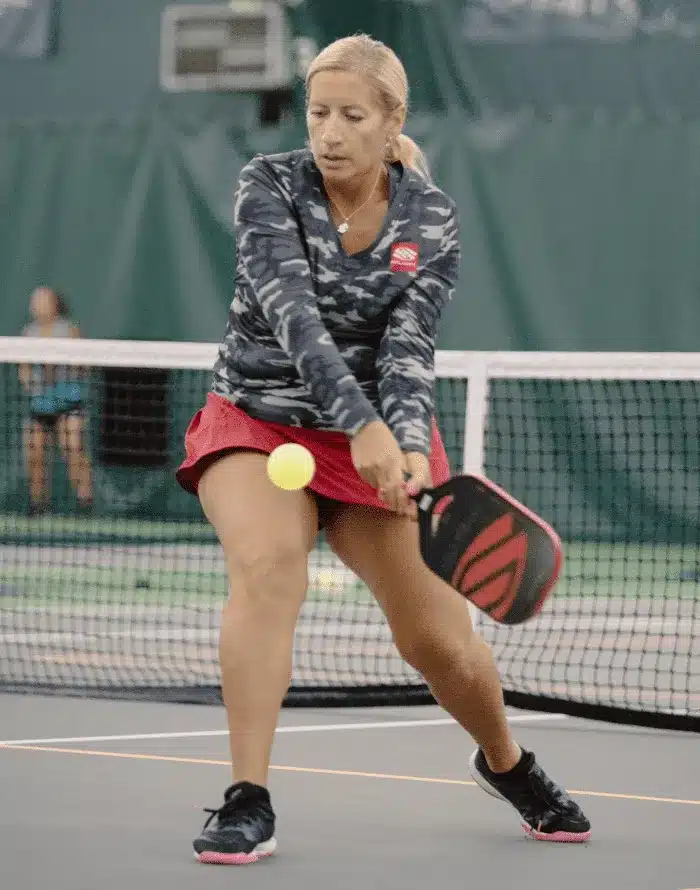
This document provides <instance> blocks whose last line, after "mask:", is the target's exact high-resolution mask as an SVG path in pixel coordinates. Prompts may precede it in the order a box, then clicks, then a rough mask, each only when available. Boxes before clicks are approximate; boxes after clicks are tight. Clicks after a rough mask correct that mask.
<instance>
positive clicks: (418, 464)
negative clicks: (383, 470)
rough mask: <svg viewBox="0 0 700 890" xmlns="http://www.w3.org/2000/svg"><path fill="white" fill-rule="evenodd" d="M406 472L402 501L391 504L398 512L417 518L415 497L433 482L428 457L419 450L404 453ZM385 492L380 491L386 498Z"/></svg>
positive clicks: (383, 498) (380, 494)
mask: <svg viewBox="0 0 700 890" xmlns="http://www.w3.org/2000/svg"><path fill="white" fill-rule="evenodd" d="M404 472H405V474H406V476H407V479H406V482H405V484H404V486H403V489H402V493H403V497H401V499H400V503H396V504H392V505H391V506H392V507H393V508H394V509H395V510H396V511H397V513H400V514H401V515H403V516H409V517H410V518H411V519H414V520H415V519H417V518H418V508H417V506H416V502H415V501H414V500H413V497H414V496H415V495H417V494H418V493H419V492H420V491H422V490H423V489H424V488H430V487H431V485H432V484H433V483H432V474H431V472H430V463H429V461H428V458H427V457H426V456H425V455H424V454H421V453H420V452H419V451H409V452H408V453H406V454H404ZM383 494H384V493H383V492H381V491H380V493H379V496H380V498H381V499H382V500H385V497H383V496H382V495H383Z"/></svg>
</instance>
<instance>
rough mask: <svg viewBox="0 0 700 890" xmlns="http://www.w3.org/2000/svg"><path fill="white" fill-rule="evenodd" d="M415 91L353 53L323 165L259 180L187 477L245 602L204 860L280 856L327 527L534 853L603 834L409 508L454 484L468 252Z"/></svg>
mask: <svg viewBox="0 0 700 890" xmlns="http://www.w3.org/2000/svg"><path fill="white" fill-rule="evenodd" d="M407 93H408V88H407V82H406V75H405V72H404V69H403V67H402V65H401V63H400V61H399V60H398V58H397V57H396V56H395V55H394V53H393V52H392V51H391V50H390V49H388V48H387V47H386V46H384V45H383V44H381V43H379V42H376V41H374V40H372V39H370V38H369V37H366V36H353V37H349V38H345V39H342V40H339V41H337V42H335V43H333V44H331V45H330V46H328V47H326V49H324V50H323V51H322V52H321V53H320V54H319V55H318V56H317V57H316V59H315V60H314V62H313V63H312V64H311V66H310V68H309V71H308V74H307V123H308V130H309V137H310V146H309V148H308V150H298V151H293V152H290V153H287V154H280V155H274V156H271V157H256V158H255V159H254V160H253V161H251V162H250V163H249V164H248V165H247V166H246V167H245V169H244V170H243V171H242V173H241V176H240V181H239V187H238V190H237V193H236V198H235V208H234V221H235V229H236V242H237V254H238V256H237V260H238V271H237V276H236V291H235V295H234V298H233V302H232V305H231V310H230V314H229V320H228V325H227V328H226V333H225V336H224V338H223V342H222V344H221V347H220V352H219V357H218V360H217V362H216V365H215V369H214V377H213V385H212V391H211V392H210V393H209V395H208V397H207V401H206V405H205V406H204V408H203V409H202V410H201V411H199V412H198V413H197V414H196V415H195V417H194V418H193V420H192V423H191V424H190V427H189V429H188V432H187V436H186V452H187V457H186V459H185V461H184V462H183V464H182V465H181V467H180V468H179V470H178V479H179V482H180V484H181V485H182V486H183V487H184V488H185V489H187V490H189V491H191V492H196V493H197V494H198V496H199V499H200V502H201V504H202V508H203V510H204V513H205V515H206V516H207V518H208V519H209V521H210V522H211V523H212V525H213V527H214V528H215V530H216V533H217V535H218V537H219V540H220V541H221V544H222V547H223V551H224V554H225V558H226V565H227V571H228V577H229V588H230V596H229V599H228V602H227V604H226V606H225V608H224V610H223V615H222V625H221V637H220V664H221V674H222V689H223V695H224V702H225V705H226V710H227V717H228V726H229V739H230V748H231V755H232V761H233V784H232V785H231V786H230V787H229V788H227V789H226V791H225V793H224V804H223V806H222V807H220V808H219V809H218V810H216V811H209V812H210V813H211V816H210V818H209V819H208V820H207V822H206V823H205V826H204V828H203V830H202V833H201V834H200V836H199V837H198V838H196V840H195V841H194V849H195V852H196V854H197V857H198V858H199V859H200V861H203V862H218V863H229V864H241V863H248V862H254V861H256V860H257V859H259V858H261V857H263V856H266V855H269V854H270V853H272V852H273V851H274V849H275V847H276V841H275V837H274V829H275V814H274V810H273V808H272V803H271V800H270V795H269V791H268V789H267V781H268V768H269V759H270V752H271V747H272V743H273V738H274V733H275V727H276V723H277V717H278V712H279V709H280V706H281V703H282V701H283V698H284V695H285V693H286V691H287V689H288V686H289V684H290V681H291V670H292V642H293V635H294V629H295V624H296V621H297V617H298V615H299V611H300V608H301V605H302V602H303V600H304V597H305V594H306V588H307V557H308V554H309V552H310V551H311V549H312V548H313V546H314V542H315V540H316V535H317V532H318V528H319V525H323V526H324V528H325V532H326V535H327V539H328V542H329V544H330V546H331V547H332V549H333V550H334V552H335V553H336V554H337V556H338V557H339V558H340V559H341V560H342V561H343V562H344V563H345V564H346V565H347V566H348V567H349V568H350V569H352V570H353V571H354V572H355V573H356V574H357V575H358V576H359V577H360V578H361V579H362V580H363V581H364V582H365V583H366V584H367V586H368V587H369V588H370V590H371V591H372V592H373V594H374V596H375V597H376V598H377V600H378V602H379V604H380V606H381V607H382V609H383V611H384V614H385V615H386V617H387V620H388V622H389V625H390V627H391V630H392V633H393V638H394V640H395V643H396V645H397V648H398V650H399V652H400V653H401V655H402V657H403V658H404V659H405V660H406V661H407V662H408V663H409V664H410V665H412V666H413V667H414V668H415V669H416V670H418V671H419V672H420V673H421V675H422V676H423V677H424V678H425V680H426V682H427V684H428V685H429V687H430V689H431V691H432V692H433V694H434V695H435V698H436V699H437V701H438V702H439V703H440V705H441V706H442V707H443V708H445V710H447V711H448V712H449V713H450V714H451V715H452V716H453V717H454V718H455V720H457V721H458V722H459V723H460V724H461V725H462V726H463V727H464V728H465V729H466V730H467V732H468V733H469V734H470V735H471V736H472V738H473V739H474V740H475V741H476V743H477V746H478V747H477V750H476V751H475V752H474V754H473V755H472V759H471V761H470V765H471V769H472V772H473V774H474V776H475V779H476V781H477V782H478V783H479V784H480V785H481V787H482V788H484V789H485V790H487V791H488V792H489V793H490V794H493V795H495V796H497V797H502V798H504V799H505V800H507V801H508V802H510V803H511V804H512V806H514V807H515V809H516V810H517V811H518V813H519V814H520V818H521V821H522V823H523V826H524V828H525V830H526V831H527V832H528V833H529V834H531V835H532V836H534V837H536V838H539V839H542V840H563V841H579V840H586V839H587V838H588V836H589V834H590V825H589V823H588V821H587V819H586V817H585V816H584V814H583V813H582V812H581V810H580V809H579V807H578V806H577V804H576V803H574V802H573V801H572V800H571V799H570V798H569V797H568V796H567V795H566V792H565V791H564V790H563V789H562V788H560V787H559V786H558V785H556V784H555V783H554V782H553V781H552V780H551V779H549V778H548V777H547V776H546V775H545V773H544V772H543V771H542V769H541V768H540V766H539V765H538V764H537V763H536V761H535V759H534V755H533V754H532V753H530V752H526V751H524V750H521V748H520V747H519V746H518V745H517V744H516V743H515V741H514V740H513V738H512V737H511V735H510V730H509V725H508V723H507V721H506V716H505V712H504V704H503V696H502V691H501V686H500V681H499V676H498V672H497V669H496V666H495V663H494V660H493V657H492V655H491V652H490V650H489V648H488V647H487V646H486V644H485V643H484V642H483V641H482V640H481V639H480V638H479V637H478V636H477V635H476V633H475V632H474V631H473V629H472V627H471V623H470V615H469V611H468V607H467V605H466V603H465V601H464V599H463V598H462V597H461V596H460V595H459V594H458V593H456V592H455V591H454V590H452V589H451V588H450V587H448V585H446V584H445V583H444V582H443V581H441V580H440V579H439V578H438V577H437V576H435V575H434V574H433V573H432V572H431V571H430V570H429V569H428V568H427V567H426V565H425V563H424V562H423V560H422V559H421V556H420V550H419V545H418V533H417V523H416V522H415V521H414V520H415V511H414V509H413V506H412V503H413V502H412V501H411V498H410V495H411V494H412V493H416V492H417V491H418V490H419V489H421V488H423V487H426V486H429V485H430V484H431V483H435V484H437V483H439V482H442V481H444V480H445V479H446V478H447V477H448V474H449V470H448V465H447V459H446V455H445V450H444V448H443V445H442V442H441V440H440V436H439V433H438V431H437V429H436V426H435V424H434V421H433V412H434V406H433V391H432V389H433V358H434V350H435V339H436V330H437V325H438V321H439V318H440V314H441V311H442V309H443V307H444V305H445V303H446V302H447V301H448V299H450V298H451V296H452V293H453V289H454V286H455V282H456V280H457V276H458V265H459V238H458V224H457V215H456V210H455V205H454V203H453V201H451V200H450V198H448V197H447V196H446V195H445V194H443V193H442V192H441V191H440V190H439V189H437V188H436V187H435V186H433V185H432V184H430V182H429V181H428V177H427V172H426V170H425V163H424V160H423V157H422V155H421V153H420V151H419V149H418V148H417V146H416V145H415V143H413V142H412V141H411V140H410V139H408V138H407V137H406V136H405V135H402V134H401V129H402V127H403V124H404V119H405V115H406V108H407ZM284 441H296V442H300V443H302V444H304V445H305V446H306V447H307V448H308V449H309V450H310V451H311V452H312V453H313V455H314V457H315V460H316V468H317V469H316V474H315V476H314V479H313V480H312V482H311V483H310V485H309V488H308V489H306V490H304V491H298V492H285V491H281V490H279V489H277V488H275V486H274V485H272V483H271V482H270V481H269V480H268V477H267V475H266V461H267V454H268V453H269V452H271V451H272V449H273V448H275V447H276V446H277V445H279V444H281V443H282V442H284ZM404 474H407V477H405V475H404ZM405 479H406V481H404V480H405Z"/></svg>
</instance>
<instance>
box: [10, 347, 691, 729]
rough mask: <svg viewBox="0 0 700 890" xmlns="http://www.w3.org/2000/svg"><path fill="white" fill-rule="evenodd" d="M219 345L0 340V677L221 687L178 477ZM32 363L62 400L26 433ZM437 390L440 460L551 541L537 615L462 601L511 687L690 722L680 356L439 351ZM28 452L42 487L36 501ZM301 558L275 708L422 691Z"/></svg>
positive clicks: (419, 698) (534, 699) (364, 613)
mask: <svg viewBox="0 0 700 890" xmlns="http://www.w3.org/2000/svg"><path fill="white" fill-rule="evenodd" d="M215 356H216V346H215V345H213V344H202V343H159V342H147V341H136V342H133V341H92V340H82V341H75V340H70V341H68V340H66V341H64V340H52V341H48V342H47V341H46V340H33V339H29V338H9V337H8V338H0V411H1V412H2V414H1V415H0V416H2V420H3V424H2V433H1V434H0V691H20V692H32V691H37V692H42V693H51V692H57V693H61V694H73V695H105V696H111V697H143V698H147V699H163V700H173V701H211V702H219V701H220V692H219V675H218V665H217V645H218V623H219V615H220V609H221V606H222V604H223V602H224V599H225V595H226V578H225V572H224V563H223V559H222V554H221V550H220V547H219V545H218V543H217V541H216V538H215V536H214V534H213V531H212V529H211V528H210V526H209V525H208V524H207V522H206V521H205V520H204V518H203V516H202V513H201V509H200V507H199V504H198V502H197V500H196V498H194V497H192V496H191V495H188V494H186V493H185V492H183V491H182V490H181V489H180V488H179V486H177V484H176V482H175V480H174V470H175V467H176V466H177V465H178V463H179V462H180V461H181V459H182V457H183V447H182V444H183V437H184V433H185V429H186V427H187V424H188V422H189V420H190V418H191V417H192V415H193V414H194V412H195V411H196V410H197V409H198V408H199V407H200V406H201V405H202V403H203V402H204V399H205V397H206V393H207V390H208V387H209V383H210V378H211V367H212V365H213V362H214V359H215ZM36 366H38V367H42V368H44V371H43V372H42V373H50V374H52V375H53V377H54V378H55V379H58V380H60V381H62V382H63V384H64V389H65V386H66V385H69V384H71V383H72V382H73V383H77V384H78V385H79V387H80V391H81V396H82V404H81V406H80V408H79V410H78V411H77V412H75V413H73V414H72V415H68V420H65V419H64V420H63V421H61V422H59V423H56V422H54V421H53V420H51V418H50V417H49V418H46V419H45V420H44V421H43V422H42V423H41V424H40V425H39V431H38V432H37V430H36V429H35V430H34V433H33V438H32V439H31V441H30V439H29V438H28V434H27V430H28V426H27V422H28V417H29V410H30V394H29V393H28V392H27V390H26V388H25V387H24V386H23V385H22V383H21V382H20V376H21V373H20V372H21V371H22V369H23V368H27V367H29V368H30V369H31V368H32V367H36ZM46 369H49V370H48V371H47V370H46ZM69 388H70V387H69ZM436 394H437V413H438V422H439V425H440V428H441V431H442V434H443V437H444V440H445V444H446V447H447V451H448V455H449V458H450V461H451V464H452V467H453V470H455V471H458V470H462V469H466V470H468V471H473V472H483V473H484V474H485V475H486V476H488V477H489V478H491V479H493V480H494V481H495V482H497V483H498V484H499V485H501V486H502V487H504V488H505V489H507V490H508V491H510V492H511V493H512V494H513V495H514V496H515V497H517V498H518V499H519V500H521V501H523V502H524V503H525V504H527V505H528V506H529V507H530V508H531V509H533V510H535V511H536V512H538V513H540V515H542V516H543V517H544V518H545V519H546V520H547V521H548V522H550V523H551V524H552V525H553V526H554V527H555V529H556V530H557V531H558V533H559V535H560V537H561V538H562V540H563V543H564V557H565V560H564V568H563V573H562V577H561V580H560V582H559V583H558V585H557V588H556V590H555V592H554V594H553V596H552V597H551V599H550V601H549V602H548V603H547V605H546V607H545V609H544V610H543V612H542V613H541V614H540V615H539V616H538V617H537V618H536V619H534V620H533V621H531V622H529V623H527V624H525V625H522V626H519V627H502V626H499V625H496V624H494V623H493V622H491V621H490V620H489V619H488V618H486V617H485V616H483V615H481V614H480V613H477V612H475V611H474V612H473V614H474V616H475V620H476V622H477V625H478V629H479V631H480V633H481V634H482V635H483V636H484V638H485V639H486V640H487V642H488V643H489V644H490V645H491V646H492V648H493V650H494V653H495V656H496V659H497V662H498V666H499V670H500V672H501V676H502V679H503V683H504V689H505V693H506V699H507V702H508V703H509V704H511V705H514V706H519V707H527V708H533V709H540V710H549V711H556V712H560V713H569V714H574V715H580V716H589V717H595V718H598V719H605V720H614V721H619V722H626V723H632V724H640V725H641V724H645V725H655V726H665V727H670V728H677V729H685V730H693V731H700V643H699V642H698V641H699V639H700V636H699V632H700V587H699V585H700V516H699V515H698V514H699V512H700V504H699V500H698V491H700V356H698V355H686V354H670V353H666V354H660V355H656V354H631V353H624V354H614V353H603V354H600V353H595V354H579V353H461V352H439V353H438V356H437V382H436ZM63 396H64V397H66V398H70V397H71V396H70V392H68V393H66V392H65V391H64V393H63ZM47 410H50V409H47ZM37 437H38V438H37ZM30 465H31V466H30ZM41 467H44V471H45V478H44V483H43V485H42V489H43V490H44V491H45V492H46V491H47V490H48V489H49V488H50V503H49V504H46V505H37V504H35V505H34V507H32V505H31V504H30V498H29V490H30V486H29V483H28V478H29V476H32V478H33V479H34V485H35V489H36V490H38V488H37V485H38V483H37V479H38V480H39V481H41V476H40V474H41V472H42V470H41ZM86 467H87V468H88V469H87V470H86V469H85V468H86ZM81 468H82V469H81ZM30 470H31V472H30ZM81 472H82V473H83V474H87V476H86V475H83V476H82V477H81ZM71 480H72V481H71ZM81 480H82V482H81ZM86 480H87V481H86ZM81 485H82V486H83V487H82V489H81V487H80V486H81ZM86 486H88V487H89V486H91V487H92V489H93V498H92V504H91V505H85V504H82V503H81V502H80V499H79V497H78V495H81V497H84V496H85V493H86ZM309 577H310V585H309V593H308V597H307V600H306V602H305V604H304V607H303V609H302V614H301V618H300V621H299V625H298V628H297V632H296V636H295V644H294V669H293V680H292V687H291V688H290V691H289V694H288V697H287V704H288V705H299V704H301V705H313V704H322V705H329V704H343V705H350V704H356V703H360V704H379V703H391V704H400V703H414V702H428V701H431V700H432V699H431V698H430V695H429V693H428V691H427V689H426V687H425V685H424V684H423V682H422V680H421V678H420V677H419V676H418V675H417V674H416V673H415V672H414V671H413V670H412V669H411V668H410V667H408V666H407V665H406V664H405V663H404V662H403V661H402V660H401V659H400V657H399V656H398V654H397V652H396V650H395V648H394V646H393V643H392V640H391V635H390V633H389V631H388V628H387V626H386V622H385V620H384V618H383V615H382V613H381V612H380V610H379V608H378V607H377V606H376V604H375V603H374V602H373V600H372V598H371V596H370V594H369V592H368V591H367V590H366V588H365V587H364V586H363V585H362V583H361V582H360V581H359V580H358V579H357V578H356V577H355V576H354V575H353V574H352V573H351V572H350V571H348V570H347V569H346V568H344V566H343V565H342V564H341V563H340V562H339V561H338V560H337V559H335V557H334V556H333V554H332V553H331V552H330V550H329V548H328V547H327V545H326V543H325V541H324V540H323V538H321V540H320V542H319V544H318V546H317V548H316V549H315V551H314V552H313V553H312V555H311V559H310V572H309Z"/></svg>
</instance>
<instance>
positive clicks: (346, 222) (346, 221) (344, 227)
mask: <svg viewBox="0 0 700 890" xmlns="http://www.w3.org/2000/svg"><path fill="white" fill-rule="evenodd" d="M381 175H382V168H381V166H380V168H379V171H378V173H377V178H376V180H375V183H374V185H373V186H372V191H371V192H370V193H369V195H368V196H367V200H366V201H365V202H364V204H360V206H359V207H358V208H357V209H356V210H353V212H352V213H351V214H350V216H346V215H345V214H344V213H343V211H342V210H341V209H340V207H338V205H337V204H336V203H335V201H334V200H333V198H331V196H330V193H329V195H328V197H329V198H330V200H331V204H332V205H333V206H334V207H335V209H336V210H337V211H338V213H339V214H340V215H341V216H342V217H343V222H341V224H340V225H339V226H338V228H337V229H336V231H337V232H338V234H339V235H344V234H345V233H346V232H347V231H348V229H349V228H350V220H351V219H352V218H353V216H355V214H356V213H359V212H360V210H362V208H363V207H366V206H367V205H368V204H369V200H370V198H371V197H372V195H373V194H374V192H375V189H376V188H377V183H378V182H379V177H380V176H381Z"/></svg>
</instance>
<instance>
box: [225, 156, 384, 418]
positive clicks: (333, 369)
mask: <svg viewBox="0 0 700 890" xmlns="http://www.w3.org/2000/svg"><path fill="white" fill-rule="evenodd" d="M234 225H235V232H236V249H237V257H238V264H239V269H240V270H242V272H243V274H244V275H245V278H246V279H247V282H248V284H249V285H250V289H251V290H252V292H253V293H254V295H255V298H256V300H257V301H258V305H259V306H260V308H261V310H262V312H263V314H264V316H265V318H266V319H267V321H268V323H269V325H270V327H271V329H272V331H273V332H274V335H275V337H276V338H277V340H278V342H279V343H280V345H281V346H282V348H283V349H284V350H285V352H286V353H287V355H288V356H289V357H290V359H291V360H292V361H293V363H294V366H295V367H296V369H297V371H298V373H299V376H300V377H301V379H302V381H303V382H304V383H305V384H306V385H307V386H308V388H309V390H310V391H311V394H312V396H313V398H314V400H315V401H316V403H317V404H318V406H319V407H320V408H321V409H322V410H323V411H324V412H325V413H326V415H327V416H328V417H330V418H332V420H333V421H334V423H335V424H336V425H337V427H338V429H340V430H342V431H344V432H346V433H347V434H348V435H354V434H356V433H357V432H359V430H360V429H362V427H364V426H365V425H366V424H367V423H369V422H371V421H373V420H378V419H379V417H378V414H377V412H376V410H375V409H374V407H373V405H372V403H371V402H370V401H369V400H368V399H367V397H366V396H365V394H364V392H363V391H362V389H361V388H360V385H359V384H358V382H357V380H356V379H355V377H354V376H353V374H352V373H351V371H350V369H349V368H348V366H347V364H346V362H345V361H344V359H343V357H342V356H341V354H340V352H339V350H338V348H337V347H336V345H335V343H334V342H333V339H332V337H331V335H330V333H329V332H328V330H327V328H326V326H325V325H324V324H323V320H322V319H321V316H320V313H319V311H318V307H317V305H316V293H315V290H314V283H313V280H312V277H311V269H310V267H309V262H308V259H307V256H306V253H305V250H304V245H303V243H302V240H301V236H300V232H299V223H298V221H297V219H296V217H295V215H294V211H293V207H292V201H291V196H290V195H289V194H288V192H287V190H286V185H285V183H284V182H282V181H280V180H279V179H278V178H277V177H276V176H275V175H274V171H273V170H272V169H271V167H270V166H269V164H268V163H267V162H266V161H265V160H264V159H263V158H255V159H254V160H253V161H251V162H250V163H249V164H248V165H247V166H246V167H245V168H244V170H243V171H242V173H241V176H240V180H239V186H238V189H237V192H236V198H235V204H234Z"/></svg>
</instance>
